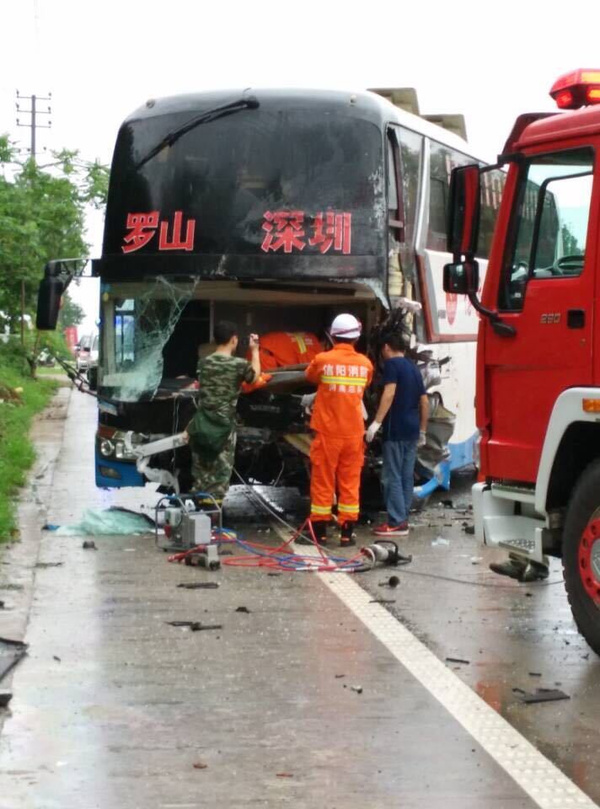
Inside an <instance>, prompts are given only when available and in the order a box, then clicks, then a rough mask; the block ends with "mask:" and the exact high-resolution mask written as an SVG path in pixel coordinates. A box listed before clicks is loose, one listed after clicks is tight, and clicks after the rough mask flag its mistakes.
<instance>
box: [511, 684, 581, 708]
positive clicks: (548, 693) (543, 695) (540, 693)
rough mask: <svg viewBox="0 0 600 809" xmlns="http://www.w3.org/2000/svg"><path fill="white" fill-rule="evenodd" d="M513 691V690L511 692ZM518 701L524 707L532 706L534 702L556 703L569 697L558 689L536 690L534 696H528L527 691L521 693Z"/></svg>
mask: <svg viewBox="0 0 600 809" xmlns="http://www.w3.org/2000/svg"><path fill="white" fill-rule="evenodd" d="M515 690H516V689H514V688H513V691H515ZM519 690H520V689H519ZM520 699H521V702H524V703H525V704H526V705H533V704H535V703H536V702H557V701H558V700H561V699H571V697H570V696H569V695H568V694H565V692H564V691H561V690H560V689H559V688H537V689H536V691H535V693H534V694H528V693H527V691H523V692H521V693H520Z"/></svg>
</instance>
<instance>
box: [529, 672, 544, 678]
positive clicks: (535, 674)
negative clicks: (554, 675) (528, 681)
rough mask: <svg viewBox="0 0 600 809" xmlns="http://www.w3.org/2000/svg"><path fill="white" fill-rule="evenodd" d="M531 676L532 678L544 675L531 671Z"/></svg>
mask: <svg viewBox="0 0 600 809" xmlns="http://www.w3.org/2000/svg"><path fill="white" fill-rule="evenodd" d="M529 676H530V677H541V676H542V673H541V672H540V671H530V672H529Z"/></svg>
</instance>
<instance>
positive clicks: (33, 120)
mask: <svg viewBox="0 0 600 809" xmlns="http://www.w3.org/2000/svg"><path fill="white" fill-rule="evenodd" d="M51 100H52V93H48V95H47V96H36V95H30V96H22V95H20V94H19V91H18V90H17V103H16V107H17V112H18V113H19V114H22V113H24V114H25V115H29V116H31V117H30V119H29V123H21V122H20V121H19V119H18V118H17V126H26V127H29V128H30V129H31V159H32V160H35V155H36V130H37V129H50V127H51V126H52V121H50V120H49V121H48V123H47V124H40V123H39V122H38V116H39V115H51V114H52V109H51V107H50V105H49V104H48V107H47V109H45V110H44V109H40V108H39V106H38V102H39V101H51ZM19 101H28V102H29V104H30V105H31V106H30V109H28V110H22V109H21V108H20V106H19Z"/></svg>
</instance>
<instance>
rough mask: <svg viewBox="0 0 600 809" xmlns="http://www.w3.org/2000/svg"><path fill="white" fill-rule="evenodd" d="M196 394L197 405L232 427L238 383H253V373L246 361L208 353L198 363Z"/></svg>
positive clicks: (238, 388) (238, 389) (239, 385)
mask: <svg viewBox="0 0 600 809" xmlns="http://www.w3.org/2000/svg"><path fill="white" fill-rule="evenodd" d="M198 381H199V383H200V392H199V397H198V405H199V406H200V407H202V408H203V409H204V410H207V411H210V412H212V413H217V414H218V415H219V416H221V417H222V418H223V419H228V420H229V421H231V425H232V426H233V425H234V424H235V408H236V405H237V400H238V396H239V395H240V388H241V385H242V382H253V381H254V371H253V369H252V365H251V364H250V363H249V362H248V360H244V359H241V358H240V357H228V356H227V355H225V354H210V355H209V356H208V357H205V358H204V359H203V360H200V362H199V363H198Z"/></svg>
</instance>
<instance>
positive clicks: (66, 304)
mask: <svg viewBox="0 0 600 809" xmlns="http://www.w3.org/2000/svg"><path fill="white" fill-rule="evenodd" d="M84 317H85V312H84V311H83V309H82V308H81V306H80V305H79V304H78V303H75V301H74V300H73V298H71V296H70V295H69V293H68V291H67V292H65V293H64V295H63V296H62V304H61V307H60V313H59V315H58V325H59V328H61V329H66V328H67V327H68V326H78V325H79V324H80V323H81V321H82V320H83V318H84Z"/></svg>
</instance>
